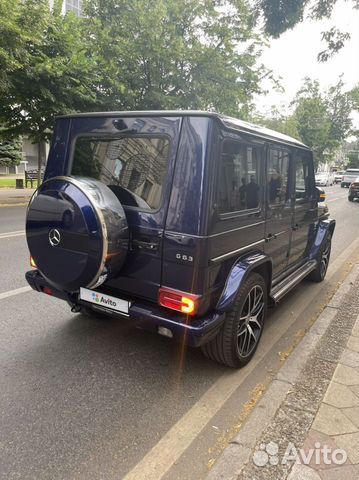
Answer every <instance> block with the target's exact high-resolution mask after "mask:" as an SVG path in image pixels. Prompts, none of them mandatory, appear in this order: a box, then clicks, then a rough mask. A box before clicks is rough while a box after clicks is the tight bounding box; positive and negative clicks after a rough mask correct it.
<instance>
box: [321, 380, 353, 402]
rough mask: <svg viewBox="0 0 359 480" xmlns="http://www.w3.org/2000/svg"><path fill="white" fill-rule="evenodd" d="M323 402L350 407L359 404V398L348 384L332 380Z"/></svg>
mask: <svg viewBox="0 0 359 480" xmlns="http://www.w3.org/2000/svg"><path fill="white" fill-rule="evenodd" d="M323 402H324V403H327V404H329V405H332V406H333V407H338V408H348V407H356V406H359V398H358V397H357V396H356V395H355V394H354V393H353V392H352V391H351V390H350V388H349V387H347V386H346V385H341V384H340V383H336V382H331V383H330V385H329V387H328V390H327V391H326V393H325V395H324V398H323Z"/></svg>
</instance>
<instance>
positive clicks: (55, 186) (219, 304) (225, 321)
mask: <svg viewBox="0 0 359 480" xmlns="http://www.w3.org/2000/svg"><path fill="white" fill-rule="evenodd" d="M54 191H57V192H59V193H60V192H61V198H62V199H65V200H66V201H67V202H69V203H70V204H71V205H72V210H71V211H73V212H74V214H73V216H74V218H73V220H72V222H71V226H70V227H68V228H63V227H62V226H61V225H54V224H53V222H52V221H51V219H52V217H53V218H54V219H55V220H56V221H57V218H58V211H59V208H57V207H56V206H55V205H54V202H53V201H52V200H51V201H49V202H47V201H45V202H44V201H43V200H44V199H45V200H46V199H47V197H48V196H49V195H52V193H51V192H54ZM324 198H325V195H324V192H323V190H321V189H317V188H316V187H315V178H314V168H313V155H312V152H311V150H310V149H309V148H307V147H306V146H305V145H304V144H302V143H301V142H299V141H298V140H295V139H294V138H291V137H288V136H286V135H283V134H280V133H277V132H274V131H272V130H268V129H266V128H262V127H258V126H255V125H251V124H248V123H246V122H242V121H240V120H236V119H233V118H229V117H226V116H222V115H218V114H215V113H206V112H189V111H188V112H183V111H175V112H168V111H163V112H118V113H89V114H76V115H69V116H64V117H59V118H58V119H57V121H56V125H55V131H54V140H53V143H52V146H51V149H50V153H49V158H48V163H47V168H46V175H45V181H44V183H43V184H42V185H41V186H40V187H39V188H38V189H37V191H36V193H35V194H34V196H33V197H32V199H31V201H30V204H29V208H28V213H27V221H26V235H27V242H28V246H29V250H30V255H31V264H32V265H33V266H34V265H35V266H36V268H34V269H32V270H30V271H28V272H27V273H26V278H27V281H28V283H29V284H30V285H31V287H32V288H33V289H34V290H37V291H39V292H43V293H46V294H49V295H52V296H54V297H58V298H61V299H63V300H65V301H67V302H68V303H69V305H70V307H71V309H72V311H73V312H79V311H83V312H84V313H86V314H88V315H94V316H104V315H107V316H108V315H110V316H114V317H119V318H121V317H123V316H125V317H129V318H130V319H131V321H132V323H133V324H134V325H137V326H139V327H140V328H143V329H147V330H150V331H153V332H157V333H159V334H161V335H165V336H167V337H174V338H175V339H176V340H178V341H179V342H183V343H186V344H189V345H192V346H200V347H202V350H203V352H204V353H205V355H207V357H209V358H211V359H213V360H215V361H217V362H220V363H223V364H225V365H228V366H230V367H235V368H237V367H241V366H243V365H245V364H246V363H247V362H248V361H249V360H250V359H251V358H252V356H253V355H254V352H255V350H256V348H257V346H258V342H259V340H260V337H261V334H262V331H263V325H264V322H265V318H266V314H267V307H268V306H271V305H275V304H276V303H277V302H279V301H280V300H281V299H282V298H283V297H284V296H285V295H286V293H288V292H289V291H290V290H291V289H292V288H293V287H294V286H295V285H297V284H298V283H300V281H301V280H302V279H303V278H305V277H308V278H310V279H311V280H313V281H315V282H320V281H322V280H323V279H324V277H325V274H326V271H327V268H328V262H329V258H330V249H331V238H332V235H333V232H334V228H335V220H333V219H330V218H329V213H328V208H327V206H326V205H324V204H323V207H322V205H321V204H319V202H321V201H323V200H324ZM139 199H140V200H141V201H140V200H139ZM39 204H40V205H41V209H40V210H43V208H44V206H45V205H46V206H47V216H46V221H48V224H47V225H46V224H45V223H44V218H45V217H44V215H43V214H41V215H40V214H39V213H38V212H39V208H38V205H39ZM303 288H307V287H303Z"/></svg>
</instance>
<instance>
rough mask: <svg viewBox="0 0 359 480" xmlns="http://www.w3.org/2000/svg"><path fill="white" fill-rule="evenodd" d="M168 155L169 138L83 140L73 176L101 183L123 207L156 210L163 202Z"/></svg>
mask: <svg viewBox="0 0 359 480" xmlns="http://www.w3.org/2000/svg"><path fill="white" fill-rule="evenodd" d="M168 154H169V140H168V139H167V138H154V137H122V138H117V139H113V138H112V139H106V138H99V137H79V138H78V139H77V141H76V146H75V153H74V159H73V165H72V171H71V173H72V175H79V176H85V177H92V178H95V179H98V180H101V182H103V183H105V184H106V185H108V186H109V188H111V190H112V191H113V192H114V193H115V195H116V196H117V197H118V198H119V200H120V201H121V203H122V204H123V205H127V206H133V207H138V208H142V209H148V208H150V209H156V208H158V207H159V205H160V203H161V197H162V189H163V185H164V182H165V176H166V171H167V162H168Z"/></svg>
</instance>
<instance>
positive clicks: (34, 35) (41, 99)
mask: <svg viewBox="0 0 359 480" xmlns="http://www.w3.org/2000/svg"><path fill="white" fill-rule="evenodd" d="M61 4H62V1H61V0H55V2H54V8H53V10H52V11H50V9H49V2H48V0H22V1H15V2H14V1H13V0H0V32H1V38H0V72H1V73H0V119H1V121H2V122H3V124H4V125H5V127H6V129H7V132H8V134H10V135H23V134H24V135H27V136H28V137H29V138H30V139H31V140H32V141H33V142H34V143H39V142H41V141H44V140H46V139H48V138H49V136H50V135H51V131H50V128H51V127H52V124H53V119H54V117H55V116H56V115H58V114H64V113H67V112H70V111H74V110H88V109H92V108H94V106H95V105H96V100H97V89H98V84H97V83H96V81H97V69H96V63H95V61H94V60H93V58H92V56H91V54H90V53H89V50H88V48H87V46H86V42H84V38H86V35H85V25H86V21H85V20H84V19H79V18H78V17H76V16H75V15H74V14H72V13H69V14H68V15H66V16H65V17H64V16H63V15H62V14H61ZM39 160H40V154H39ZM39 167H40V163H39ZM39 175H40V168H39Z"/></svg>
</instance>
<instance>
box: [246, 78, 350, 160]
mask: <svg viewBox="0 0 359 480" xmlns="http://www.w3.org/2000/svg"><path fill="white" fill-rule="evenodd" d="M357 96H358V90H357V87H356V88H354V89H353V90H352V91H349V92H347V91H345V90H344V83H343V80H342V78H340V79H339V80H338V82H337V83H336V84H335V85H334V86H332V87H330V88H329V89H328V90H327V91H326V92H321V90H320V86H319V82H318V81H316V80H314V81H313V80H311V79H309V78H306V79H305V80H304V83H303V85H302V87H301V89H300V90H299V92H298V93H297V95H296V97H295V99H294V100H293V102H292V104H291V105H292V107H293V113H292V114H290V115H287V116H286V115H283V114H281V113H280V112H279V111H278V110H277V109H273V110H272V112H271V114H270V115H269V116H268V117H263V116H257V117H254V118H253V121H255V122H257V123H259V124H262V125H265V126H266V127H268V128H271V129H273V130H276V131H278V132H281V133H285V134H286V135H290V136H291V137H294V138H297V139H298V140H301V141H302V142H303V143H305V144H306V145H308V147H310V148H311V149H312V150H313V152H314V160H315V163H316V165H317V166H318V164H319V163H325V162H327V161H329V160H332V159H334V158H335V154H336V152H337V150H338V148H339V147H340V146H341V145H342V144H343V143H344V141H345V139H346V138H347V137H348V136H349V135H352V134H353V133H356V132H355V131H354V130H353V123H352V119H351V112H352V110H353V109H354V108H356V105H357V104H356V103H355V102H356V101H357V100H358V98H357Z"/></svg>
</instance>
